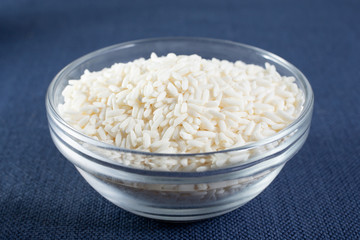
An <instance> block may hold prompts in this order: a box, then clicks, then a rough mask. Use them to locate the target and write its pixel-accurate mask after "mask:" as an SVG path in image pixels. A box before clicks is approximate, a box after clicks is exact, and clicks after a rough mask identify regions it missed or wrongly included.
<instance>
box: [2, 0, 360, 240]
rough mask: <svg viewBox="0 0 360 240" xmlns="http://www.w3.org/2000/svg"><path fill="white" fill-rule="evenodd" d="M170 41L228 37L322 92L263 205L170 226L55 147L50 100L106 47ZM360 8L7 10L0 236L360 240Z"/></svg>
mask: <svg viewBox="0 0 360 240" xmlns="http://www.w3.org/2000/svg"><path fill="white" fill-rule="evenodd" d="M161 36H199V37H211V38H219V39H228V40H233V41H238V42H242V43H246V44H250V45H254V46H257V47H260V48H263V49H266V50H268V51H271V52H273V53H275V54H277V55H279V56H281V57H283V58H285V59H287V60H288V61H290V62H291V63H293V64H294V65H295V66H297V67H298V68H299V69H300V70H301V71H303V73H304V74H305V75H306V76H307V77H308V79H309V81H310V82H311V84H312V86H313V90H314V93H315V108H314V117H313V124H312V130H311V133H310V136H309V138H308V140H307V142H306V144H305V145H304V147H303V149H302V150H301V151H300V152H299V153H298V154H297V155H296V156H295V157H294V158H293V159H292V160H291V161H290V162H289V163H288V164H287V165H286V166H285V168H284V169H283V171H282V172H281V173H280V175H279V176H278V177H277V178H276V180H275V181H274V182H273V183H272V184H271V185H270V186H269V187H268V188H267V189H266V190H265V191H264V192H263V193H262V194H261V195H259V196H258V197H257V198H256V199H254V200H253V201H251V202H250V203H248V204H247V205H245V206H244V207H242V208H240V209H238V210H236V211H233V212H231V213H228V214H226V215H224V216H221V217H218V218H214V219H210V220H206V221H201V222H195V223H190V224H169V223H163V222H159V221H154V220H150V219H145V218H142V217H138V216H135V215H133V214H130V213H127V212H125V211H123V210H121V209H120V208H117V207H115V206H114V205H112V204H111V203H109V202H108V201H107V200H105V199H103V198H102V197H100V195H98V194H97V193H96V192H95V191H94V190H93V189H92V188H90V186H89V185H88V184H87V183H86V182H85V181H84V180H83V179H82V178H81V176H80V175H79V174H78V173H77V172H76V170H75V168H74V167H73V166H72V165H71V164H70V163H69V162H68V161H67V160H65V159H64V157H62V156H61V155H60V153H59V152H58V151H57V149H56V148H55V146H54V144H53V143H52V141H51V138H50V135H49V131H48V127H47V120H46V114H45V104H44V102H45V101H44V99H45V93H46V89H47V86H48V85H49V83H50V81H51V80H52V78H53V77H54V76H55V74H56V73H57V72H58V71H60V70H61V68H63V67H64V66H65V65H66V64H67V63H69V62H71V61H72V60H74V59H76V58H78V57H80V56H82V55H84V54H86V53H88V52H90V51H93V50H96V49H99V48H102V47H105V46H108V45H112V44H115V43H120V42H124V41H129V40H135V39H141V38H149V37H161ZM359 39H360V1H350V0H345V1H342V0H337V1H335V0H332V1H330V0H327V1H298V0H296V1H290V0H273V1H267V0H244V1H236V0H234V1H229V0H226V1H210V0H207V1H206V0H200V1H196V0H191V1H189V0H181V1H180V0H179V1H176V2H175V1H159V0H151V1H146V0H143V1H140V0H132V1H116V0H113V1H110V0H108V1H89V0H81V1H58V0H48V1H41V0H1V2H0V81H1V82H0V174H1V175H0V238H3V239H20V238H22V239H46V238H51V239H73V238H91V239H115V238H116V239H242V238H245V239H360V107H359V104H360V97H359V93H360V65H359V64H360V56H359V55H360V43H359V42H360V40H359Z"/></svg>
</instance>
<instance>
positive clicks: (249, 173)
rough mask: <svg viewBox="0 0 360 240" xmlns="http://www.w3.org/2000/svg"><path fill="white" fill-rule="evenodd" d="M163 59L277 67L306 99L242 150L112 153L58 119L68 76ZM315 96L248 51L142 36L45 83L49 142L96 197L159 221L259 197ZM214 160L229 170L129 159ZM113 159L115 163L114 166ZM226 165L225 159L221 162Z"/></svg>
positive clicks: (300, 78)
mask: <svg viewBox="0 0 360 240" xmlns="http://www.w3.org/2000/svg"><path fill="white" fill-rule="evenodd" d="M152 52H155V53H157V54H158V55H159V56H160V55H166V54H167V53H170V52H173V53H176V54H186V55H190V54H198V55H200V56H202V57H203V58H210V59H211V58H213V57H215V58H218V59H226V60H229V61H236V60H241V61H243V62H245V63H248V64H250V63H252V64H257V65H261V66H264V64H265V62H268V63H270V64H272V65H275V67H276V69H277V71H278V72H279V73H280V74H281V75H285V76H293V77H295V79H296V83H297V85H298V86H299V88H301V89H302V91H303V92H304V95H305V102H304V104H303V110H302V112H301V115H300V116H299V117H298V119H296V120H295V121H294V122H293V123H292V124H291V125H289V126H288V127H287V128H285V129H283V130H282V131H280V132H278V133H277V134H276V135H274V136H272V137H270V138H267V139H264V140H261V141H258V142H255V143H251V144H247V145H245V146H242V147H238V148H233V149H227V150H224V151H219V152H208V153H200V154H156V153H149V152H140V151H134V150H129V149H122V148H117V147H115V146H112V145H108V144H105V143H102V142H99V141H96V140H94V139H92V138H90V137H87V136H85V135H83V134H81V133H80V132H78V131H76V130H75V129H74V128H72V127H71V126H70V125H69V124H67V123H66V122H65V121H64V120H63V119H62V118H61V117H60V115H59V112H58V109H57V106H58V105H59V104H60V103H63V97H62V95H61V92H62V91H63V89H64V87H65V86H66V85H67V84H68V80H70V79H79V77H80V76H81V75H82V74H83V72H84V70H85V69H89V70H90V71H98V70H101V69H103V68H105V67H110V66H111V65H112V64H114V63H116V62H129V61H132V60H134V59H137V58H140V57H144V58H148V57H149V56H150V54H151V53H152ZM313 103H314V96H313V92H312V89H311V86H310V84H309V82H308V80H307V79H306V77H305V76H304V75H303V74H302V73H301V72H300V71H299V70H298V69H297V68H295V67H294V66H293V65H291V64H290V63H289V62H287V61H285V60H284V59H282V58H280V57H278V56H276V55H274V54H272V53H270V52H267V51H264V50H261V49H259V48H255V47H252V46H248V45H244V44H240V43H235V42H230V41H223V40H214V39H203V38H162V39H147V40H139V41H133V42H127V43H122V44H118V45H114V46H110V47H107V48H104V49H101V50H98V51H95V52H92V53H90V54H88V55H85V56H83V57H81V58H79V59H77V60H76V61H74V62H72V63H70V64H69V65H68V66H66V67H65V68H64V69H63V70H62V71H61V72H59V73H58V74H57V75H56V77H55V78H54V79H53V81H52V82H51V84H50V86H49V89H48V92H47V96H46V109H47V117H48V121H49V128H50V133H51V136H52V139H53V141H54V143H55V145H56V146H57V148H58V149H59V151H60V152H61V153H62V154H63V155H64V156H65V157H66V158H67V159H68V160H69V161H71V162H72V163H73V164H74V165H75V167H76V169H77V170H78V171H79V172H80V174H81V175H82V176H83V177H84V178H85V180H86V181H87V182H88V183H89V184H90V185H91V186H92V187H93V188H94V189H95V190H96V191H97V192H99V193H100V194H101V195H102V196H104V197H105V198H106V199H108V200H109V201H111V202H112V203H114V204H116V205H117V206H119V207H121V208H123V209H125V210H127V211H130V212H132V213H135V214H138V215H141V216H145V217H149V218H154V219H161V220H169V221H192V220H200V219H206V218H210V217H214V216H218V215H221V214H224V213H226V212H229V211H232V210H234V209H236V208H238V207H240V206H242V205H244V204H245V203H247V202H249V201H250V200H251V199H253V198H254V197H256V196H257V195H258V194H259V193H261V192H262V191H263V190H264V189H265V188H266V187H267V186H268V185H269V184H270V183H271V182H272V181H273V179H274V178H275V177H276V176H277V175H278V173H279V172H280V170H281V169H282V168H283V166H284V164H285V163H286V162H287V161H288V160H289V159H291V158H292V157H293V156H294V155H295V154H296V153H297V152H298V151H299V150H300V148H301V147H302V145H303V144H304V142H305V140H306V138H307V136H308V133H309V129H310V124H311V117H312V110H313ZM212 158H218V159H225V160H226V161H228V162H231V163H232V165H227V166H226V167H224V168H219V169H214V170H208V171H204V172H169V171H154V170H146V169H139V168H136V167H132V166H129V165H128V162H129V160H134V159H135V160H136V161H138V162H139V161H142V160H144V159H147V160H151V161H181V160H182V159H187V160H188V161H189V162H190V163H191V162H197V161H202V162H203V161H207V160H209V159H212ZM115 160H116V161H115ZM225 160H224V161H225Z"/></svg>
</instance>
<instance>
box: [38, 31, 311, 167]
mask: <svg viewBox="0 0 360 240" xmlns="http://www.w3.org/2000/svg"><path fill="white" fill-rule="evenodd" d="M160 41H163V42H170V41H183V42H184V41H191V42H194V41H197V42H207V43H213V44H227V45H233V46H237V47H241V48H246V49H249V50H252V51H254V52H258V53H260V54H261V56H262V57H264V58H267V59H269V60H271V61H273V62H276V63H277V64H280V65H282V66H283V67H285V68H286V69H288V70H290V71H291V72H292V74H293V75H294V77H295V78H296V79H297V80H298V81H300V82H301V84H302V85H303V87H304V96H305V101H304V103H303V109H302V111H301V113H300V115H299V116H298V117H297V118H296V119H295V120H294V121H293V122H292V123H291V124H289V125H288V126H287V127H285V128H284V129H282V130H281V131H279V132H278V133H276V134H275V135H273V136H271V137H267V138H264V139H262V140H260V141H256V142H251V143H247V144H245V145H242V146H239V147H234V148H228V149H224V150H220V151H211V152H200V153H155V152H146V151H139V150H135V149H127V148H121V147H117V146H115V145H111V144H108V143H104V142H101V141H98V140H95V139H93V138H91V137H89V136H87V135H85V134H83V133H81V132H79V131H78V130H76V129H75V128H73V127H72V126H71V125H69V124H68V123H67V122H66V121H65V120H64V119H63V118H62V117H61V116H60V114H59V112H58V108H57V106H55V105H54V101H53V98H52V96H53V93H54V91H55V87H56V86H57V83H58V82H59V80H61V79H62V76H63V75H65V74H66V73H68V72H69V71H70V70H71V69H73V68H74V67H76V66H78V65H79V64H81V63H83V62H85V61H86V60H89V59H91V58H93V57H96V56H100V55H104V54H106V53H109V52H112V51H114V50H120V49H124V48H130V47H135V46H136V45H138V44H142V43H150V42H160ZM134 60H135V59H134ZM45 100H46V101H45V102H46V110H47V114H50V115H51V117H52V118H53V119H55V120H56V122H57V123H60V124H61V125H62V127H64V128H65V129H67V131H69V132H71V135H72V136H76V138H78V139H80V140H82V141H84V142H86V143H89V144H91V145H94V146H95V147H99V148H102V149H107V150H112V151H118V152H123V153H132V154H138V155H147V156H158V157H194V156H206V155H213V154H219V153H228V152H235V151H245V150H249V149H253V148H256V147H259V146H264V145H266V144H269V143H271V142H274V141H277V140H279V139H281V138H283V137H285V136H286V135H288V134H290V133H291V132H293V131H295V130H296V128H298V127H299V126H301V125H302V123H304V122H305V121H306V119H307V118H308V117H309V115H310V114H312V109H313V104H314V94H313V90H312V88H311V85H310V83H309V81H308V79H307V78H306V77H305V75H304V74H303V73H302V72H301V71H300V70H299V69H298V68H296V67H295V66H294V65H293V64H291V63H290V62H288V61H287V60H285V59H283V58H281V57H279V56H278V55H276V54H274V53H271V52H269V51H266V50H263V49H261V48H258V47H254V46H251V45H248V44H243V43H238V42H235V41H230V40H221V39H214V38H203V37H160V38H146V39H139V40H134V41H127V42H123V43H119V44H114V45H111V46H108V47H105V48H101V49H98V50H95V51H93V52H90V53H88V54H86V55H83V56H82V57H80V58H77V59H76V60H74V61H72V62H70V63H69V64H68V65H66V66H65V67H64V68H63V69H62V70H61V71H60V72H59V73H58V74H57V75H56V76H55V77H54V78H53V79H52V81H51V83H50V85H49V87H48V89H47V93H46V99H45ZM107 163H109V162H107ZM111 163H112V164H115V165H120V166H123V167H126V168H127V166H125V165H123V164H121V163H117V162H115V161H111ZM229 167H231V166H229ZM222 169H223V168H222Z"/></svg>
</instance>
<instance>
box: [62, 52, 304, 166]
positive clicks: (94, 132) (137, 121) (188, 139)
mask: <svg viewBox="0 0 360 240" xmlns="http://www.w3.org/2000/svg"><path fill="white" fill-rule="evenodd" d="M62 94H63V96H64V103H63V104H60V105H59V112H60V114H61V116H62V117H63V118H64V120H65V121H67V122H68V123H69V124H70V125H71V126H73V127H74V128H76V129H77V130H79V131H81V132H82V133H84V134H86V135H88V136H90V137H93V138H94V139H97V140H100V141H103V142H105V143H108V144H113V145H115V146H117V147H125V148H130V149H135V150H140V151H147V152H161V153H202V152H209V151H219V150H224V149H227V148H231V147H235V146H237V147H238V146H241V145H244V144H247V143H250V142H254V141H258V140H261V139H264V138H267V137H270V136H272V135H274V134H276V133H277V132H279V131H280V130H282V129H283V128H285V127H286V126H288V125H289V124H290V123H291V122H292V121H294V120H295V119H296V118H297V117H298V116H299V114H300V112H301V110H302V104H303V101H304V96H303V92H302V91H301V90H300V89H299V88H298V86H297V85H296V84H295V79H294V78H293V77H285V76H280V74H279V73H278V72H276V69H275V67H274V66H272V65H270V64H268V63H266V64H265V68H263V67H260V66H257V65H251V64H245V63H243V62H241V61H237V62H235V63H232V62H228V61H226V60H222V61H221V60H218V59H211V60H207V59H203V58H201V57H200V56H197V55H191V56H185V55H179V56H177V55H175V54H172V53H170V54H168V55H167V56H163V57H158V56H157V55H156V54H155V53H153V54H151V57H150V59H147V60H145V59H143V58H141V59H137V60H134V61H133V62H129V63H116V64H114V65H113V66H111V67H110V68H105V69H103V70H101V71H98V72H89V71H88V70H86V71H85V72H84V74H83V75H82V76H81V77H80V79H79V80H70V81H69V85H68V86H67V87H66V88H65V89H64V91H63V93H62ZM247 157H248V155H246V154H245V157H244V156H241V157H239V158H234V157H231V158H230V159H226V158H221V159H218V161H217V162H216V160H214V161H213V162H211V161H210V162H209V161H207V162H206V161H205V162H204V163H201V162H196V163H190V162H188V161H187V159H181V161H179V162H177V163H175V162H173V161H167V163H166V164H165V162H164V163H159V164H158V163H156V164H158V165H156V164H154V161H153V162H150V161H149V162H147V163H146V162H144V161H142V162H140V163H139V161H138V160H136V159H135V158H133V159H130V160H129V159H122V158H121V160H119V161H121V162H122V163H127V165H134V166H135V165H136V166H137V167H139V164H140V167H141V164H142V165H143V166H142V167H143V168H149V169H155V168H161V169H163V170H164V169H165V170H172V169H177V171H181V170H184V171H186V170H188V169H190V170H193V171H205V170H208V169H209V168H212V167H223V166H225V165H226V164H233V163H234V162H239V161H242V160H244V159H245V158H247ZM115 159H117V160H118V159H120V157H118V158H115ZM245 160H246V159H245ZM163 161H165V160H163ZM135 162H136V164H135ZM192 164H195V165H192Z"/></svg>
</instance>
